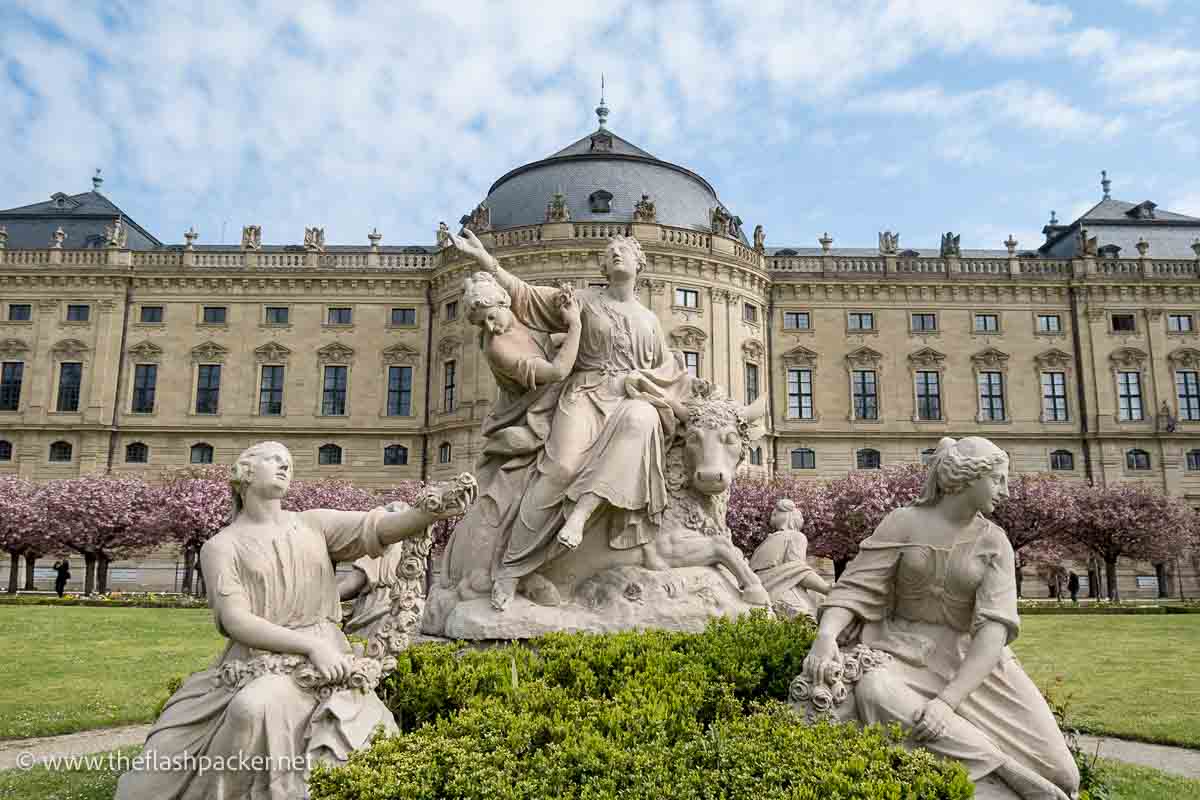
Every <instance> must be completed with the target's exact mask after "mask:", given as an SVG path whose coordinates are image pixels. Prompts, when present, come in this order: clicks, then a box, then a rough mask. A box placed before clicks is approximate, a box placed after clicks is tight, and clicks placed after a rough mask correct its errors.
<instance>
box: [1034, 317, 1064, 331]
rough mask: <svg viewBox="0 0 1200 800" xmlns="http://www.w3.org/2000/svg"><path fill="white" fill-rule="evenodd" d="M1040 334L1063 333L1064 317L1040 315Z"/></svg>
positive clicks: (1038, 327) (1038, 320) (1038, 319)
mask: <svg viewBox="0 0 1200 800" xmlns="http://www.w3.org/2000/svg"><path fill="white" fill-rule="evenodd" d="M1037 329H1038V333H1062V317H1060V316H1059V315H1058V314H1038V315H1037Z"/></svg>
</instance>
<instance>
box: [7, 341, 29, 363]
mask: <svg viewBox="0 0 1200 800" xmlns="http://www.w3.org/2000/svg"><path fill="white" fill-rule="evenodd" d="M28 353H29V345H27V344H25V342H23V341H21V340H20V339H5V340H3V341H0V358H8V359H17V358H24V357H25V355H26V354H28Z"/></svg>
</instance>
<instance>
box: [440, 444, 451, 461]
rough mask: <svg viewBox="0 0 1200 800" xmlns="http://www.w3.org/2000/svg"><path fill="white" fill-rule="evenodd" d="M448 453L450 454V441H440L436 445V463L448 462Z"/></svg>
mask: <svg viewBox="0 0 1200 800" xmlns="http://www.w3.org/2000/svg"><path fill="white" fill-rule="evenodd" d="M450 455H451V451H450V443H449V442H442V443H441V444H440V445H438V463H439V464H449V463H450Z"/></svg>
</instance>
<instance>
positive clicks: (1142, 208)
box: [1125, 200, 1158, 219]
mask: <svg viewBox="0 0 1200 800" xmlns="http://www.w3.org/2000/svg"><path fill="white" fill-rule="evenodd" d="M1157 207H1158V206H1157V205H1155V204H1154V203H1151V202H1150V201H1149V200H1147V201H1145V202H1144V203H1138V204H1137V205H1136V206H1134V207H1133V208H1131V209H1129V210H1128V211H1126V212H1125V216H1127V217H1133V218H1134V219H1154V209H1155V208H1157Z"/></svg>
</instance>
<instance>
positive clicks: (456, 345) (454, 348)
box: [437, 336, 462, 358]
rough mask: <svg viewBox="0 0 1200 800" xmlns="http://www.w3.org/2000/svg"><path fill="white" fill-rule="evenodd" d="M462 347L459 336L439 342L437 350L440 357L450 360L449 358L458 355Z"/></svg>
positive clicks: (449, 337)
mask: <svg viewBox="0 0 1200 800" xmlns="http://www.w3.org/2000/svg"><path fill="white" fill-rule="evenodd" d="M461 347H462V340H461V339H459V338H458V337H457V336H447V337H446V338H444V339H442V340H441V341H440V342H438V346H437V350H438V354H439V355H440V356H442V357H443V358H448V357H449V356H452V355H454V354H455V353H457V352H458V351H459V349H460V348H461Z"/></svg>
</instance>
